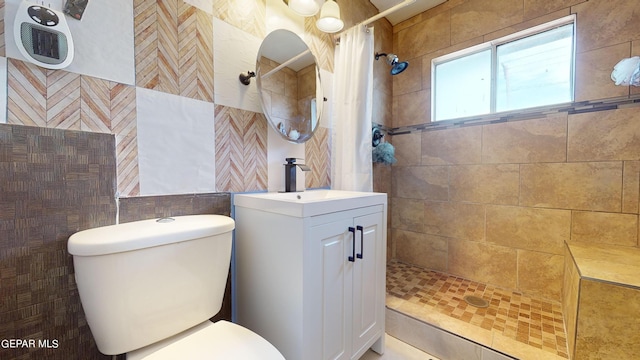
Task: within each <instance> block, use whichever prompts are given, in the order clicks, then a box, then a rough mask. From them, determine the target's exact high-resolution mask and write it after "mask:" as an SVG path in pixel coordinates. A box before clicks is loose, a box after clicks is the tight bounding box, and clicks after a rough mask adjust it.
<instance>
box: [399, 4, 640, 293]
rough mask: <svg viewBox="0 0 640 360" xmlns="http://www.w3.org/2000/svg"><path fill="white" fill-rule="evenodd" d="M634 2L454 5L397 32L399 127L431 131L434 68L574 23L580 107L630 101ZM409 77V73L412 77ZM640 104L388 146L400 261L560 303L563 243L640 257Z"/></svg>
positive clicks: (637, 25) (418, 135) (416, 137)
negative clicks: (505, 39)
mask: <svg viewBox="0 0 640 360" xmlns="http://www.w3.org/2000/svg"><path fill="white" fill-rule="evenodd" d="M639 12H640V3H639V2H637V1H633V0H626V1H624V0H617V1H584V0H573V1H559V0H501V1H495V0H449V1H447V2H446V3H444V4H442V5H440V6H438V7H436V8H434V9H431V10H429V11H427V12H424V13H422V14H420V15H418V16H416V17H414V18H411V19H409V20H407V21H405V22H403V23H400V24H398V25H396V26H394V28H393V32H394V51H395V52H396V53H397V54H398V56H399V57H400V58H401V59H403V60H404V59H407V60H409V62H410V63H411V64H412V65H413V64H421V65H422V66H421V67H419V68H418V67H413V68H412V67H410V69H411V72H409V73H408V74H401V75H399V76H395V77H394V79H393V91H394V92H393V121H392V126H393V127H403V126H409V125H420V124H428V123H429V122H430V110H429V103H430V91H431V89H430V85H431V84H430V83H431V80H430V71H431V59H433V58H435V57H437V56H441V55H443V54H447V53H450V52H453V51H456V50H459V49H461V48H465V47H468V46H471V45H475V44H478V43H482V42H485V41H488V40H491V39H495V38H498V37H501V36H505V35H508V34H510V33H513V32H516V31H519V30H522V29H525V28H528V27H531V26H534V25H538V24H541V23H544V22H547V21H550V20H553V19H557V18H560V17H563V16H567V15H569V14H572V13H575V14H577V19H578V20H577V40H576V43H577V55H576V101H582V100H589V101H593V100H600V99H609V98H616V99H621V98H625V97H629V96H630V95H634V94H637V93H638V90H636V89H634V90H630V89H629V87H616V86H614V85H613V82H612V81H611V79H610V73H611V70H612V68H613V66H614V65H615V64H616V63H617V62H618V61H620V60H621V59H622V58H625V57H630V56H633V55H640V46H638V44H639V43H640V22H638V21H633V20H632V18H633V14H637V13H639ZM409 75H411V76H409ZM638 121H640V107H633V106H632V107H626V108H625V107H622V108H620V109H611V110H607V111H598V112H591V113H571V114H569V113H566V112H565V113H562V112H561V113H558V114H555V115H552V116H547V117H545V116H541V117H539V118H535V119H529V120H521V121H513V122H504V123H496V124H484V125H475V126H467V127H460V128H447V129H444V130H433V129H430V128H429V127H428V126H427V128H426V129H425V130H423V131H422V132H419V131H418V132H411V133H410V134H405V135H395V136H393V138H392V141H393V143H394V145H396V157H397V158H398V163H397V164H396V165H394V167H393V169H392V178H393V181H392V186H391V191H392V192H391V196H392V199H391V209H392V217H391V227H392V238H391V239H392V244H391V245H390V248H391V249H393V250H394V251H395V253H394V255H395V257H396V258H398V259H400V260H402V261H407V262H411V263H414V264H417V265H420V266H424V267H427V268H431V269H436V270H441V271H445V272H449V273H452V274H454V275H458V276H462V277H466V278H469V279H471V280H476V281H483V282H488V283H491V284H494V285H497V286H502V287H507V288H510V289H514V290H518V291H521V292H524V293H527V294H531V295H538V296H543V297H546V298H549V299H553V300H560V299H561V296H562V288H563V284H562V282H563V280H562V276H563V273H564V271H565V269H564V256H565V255H564V242H588V243H600V244H611V245H623V246H627V247H633V248H636V247H638V208H639V205H638V204H639V192H640V176H639V172H640V163H639V161H640V126H638Z"/></svg>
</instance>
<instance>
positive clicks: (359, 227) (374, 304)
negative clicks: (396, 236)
mask: <svg viewBox="0 0 640 360" xmlns="http://www.w3.org/2000/svg"><path fill="white" fill-rule="evenodd" d="M383 221H384V219H383V216H382V213H375V214H370V215H365V216H362V217H357V218H355V219H354V220H353V224H354V226H355V227H356V259H355V260H356V261H355V262H354V263H353V280H352V281H353V284H352V287H353V309H352V311H353V318H352V319H353V320H352V324H353V328H352V335H353V336H352V339H353V340H352V341H353V345H352V346H353V348H352V355H358V354H361V353H362V351H364V350H365V348H369V347H370V346H371V340H373V339H374V338H375V339H377V338H378V337H380V336H381V334H382V331H384V329H382V327H383V325H384V321H383V317H384V291H385V290H384V286H385V284H384V276H385V269H384V266H385V265H384V258H383V257H384V246H386V245H385V244H383V239H384V236H383V234H382V232H383V231H384V227H383V226H382V224H383V223H382V222H383Z"/></svg>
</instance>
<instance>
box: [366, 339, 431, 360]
mask: <svg viewBox="0 0 640 360" xmlns="http://www.w3.org/2000/svg"><path fill="white" fill-rule="evenodd" d="M360 360H439V359H438V358H437V357H435V356H433V355H429V354H427V353H426V352H423V351H420V350H419V349H416V348H414V347H413V346H411V345H409V344H406V343H404V342H402V341H400V340H398V339H396V338H394V337H393V336H389V335H386V334H385V351H384V354H383V355H379V354H377V353H375V352H373V351H372V350H368V351H367V352H366V353H365V354H364V355H362V357H361V358H360Z"/></svg>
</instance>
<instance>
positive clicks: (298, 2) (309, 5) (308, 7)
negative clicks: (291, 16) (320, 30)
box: [282, 0, 322, 17]
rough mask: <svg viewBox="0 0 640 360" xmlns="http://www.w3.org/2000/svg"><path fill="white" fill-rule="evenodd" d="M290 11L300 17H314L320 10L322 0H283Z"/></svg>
mask: <svg viewBox="0 0 640 360" xmlns="http://www.w3.org/2000/svg"><path fill="white" fill-rule="evenodd" d="M282 1H284V3H285V4H287V6H289V9H291V10H292V11H293V12H294V13H296V14H298V15H300V16H305V17H306V16H313V15H315V14H317V13H318V10H320V4H321V1H322V0H282Z"/></svg>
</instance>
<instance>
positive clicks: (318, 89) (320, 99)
mask: <svg viewBox="0 0 640 360" xmlns="http://www.w3.org/2000/svg"><path fill="white" fill-rule="evenodd" d="M278 33H280V35H279V34H278ZM282 34H285V36H287V37H289V38H291V40H292V41H293V40H298V41H299V43H297V44H294V45H293V46H292V47H294V48H295V47H296V46H297V47H298V48H301V47H302V45H304V47H305V48H306V50H303V51H301V52H299V53H298V54H295V55H292V56H291V57H289V56H287V57H289V59H287V60H285V61H282V62H281V63H280V64H285V63H286V62H288V61H291V60H295V59H296V58H297V57H299V56H301V55H303V54H305V53H306V52H308V53H309V55H310V56H311V57H312V59H313V65H314V67H315V80H316V84H315V93H316V94H315V100H316V119H315V127H312V129H311V132H307V133H300V136H299V137H298V138H297V139H293V138H291V137H289V136H287V135H285V134H284V133H283V132H281V131H280V129H278V124H279V123H281V122H280V121H279V120H278V119H275V118H274V116H273V114H272V112H271V108H270V106H267V104H266V101H265V95H263V91H264V90H263V88H262V76H263V75H265V74H264V73H263V69H262V66H261V63H260V59H261V58H262V57H263V55H264V52H265V49H266V48H268V47H274V43H273V42H274V41H276V42H277V43H276V44H278V45H279V46H280V47H281V46H282V42H281V41H277V40H276V37H277V36H282ZM269 39H272V40H271V42H272V43H271V44H270V43H269ZM265 57H266V56H265ZM266 58H268V57H266ZM268 59H270V58H268ZM270 60H273V61H276V60H274V59H270ZM310 65H311V64H310ZM310 65H308V66H310ZM285 67H286V66H285ZM269 72H270V71H269ZM269 72H266V73H269ZM256 84H257V87H258V96H259V97H260V105H261V107H262V112H263V113H264V115H265V117H266V119H267V122H268V123H269V126H271V128H272V129H273V130H274V131H275V132H276V133H278V134H279V135H280V136H281V137H282V138H283V139H284V140H286V141H288V142H291V143H294V144H303V143H305V142H307V141H308V140H309V139H311V138H312V137H313V135H314V134H315V132H316V130H317V129H318V127H319V126H320V119H321V118H322V113H323V109H324V101H325V100H324V95H323V91H322V83H321V82H320V67H319V66H318V60H317V58H316V56H315V54H314V53H313V52H312V51H311V48H310V47H309V45H308V44H307V43H306V42H305V41H304V40H303V39H302V38H301V37H300V36H298V34H296V33H294V32H292V31H289V30H286V29H276V30H274V31H272V32H270V33H269V34H268V35H267V36H266V37H265V38H264V39H263V40H262V43H261V44H260V49H259V50H258V55H257V57H256ZM308 121H312V119H309V120H308ZM308 121H307V122H308Z"/></svg>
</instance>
